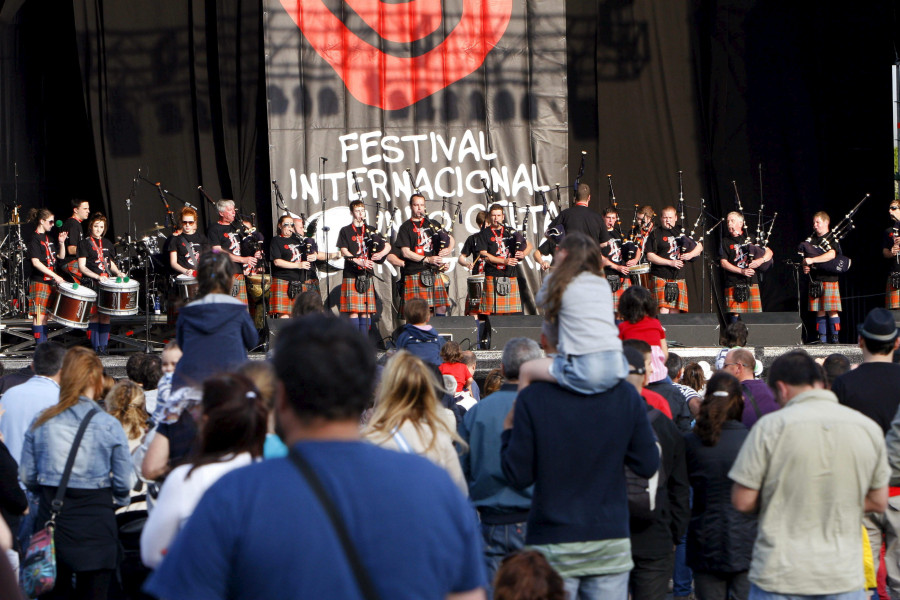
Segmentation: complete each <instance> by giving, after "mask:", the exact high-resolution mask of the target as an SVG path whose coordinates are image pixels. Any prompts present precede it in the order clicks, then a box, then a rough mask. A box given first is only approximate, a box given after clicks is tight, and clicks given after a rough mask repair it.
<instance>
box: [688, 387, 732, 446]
mask: <svg viewBox="0 0 900 600" xmlns="http://www.w3.org/2000/svg"><path fill="white" fill-rule="evenodd" d="M743 412H744V392H743V390H742V389H741V382H740V381H738V379H737V377H735V376H733V375H731V374H729V373H724V372H722V371H719V372H718V373H715V374H714V375H713V376H712V377H710V378H709V383H707V385H706V398H704V399H703V403H702V404H700V412H699V414H698V415H697V424H696V425H695V426H694V433H696V434H697V437H699V438H700V440H701V441H702V442H703V444H704V445H706V446H715V445H716V444H717V443H718V442H719V436H720V435H721V434H722V426H723V425H724V424H725V421H740V420H741V416H742V415H743Z"/></svg>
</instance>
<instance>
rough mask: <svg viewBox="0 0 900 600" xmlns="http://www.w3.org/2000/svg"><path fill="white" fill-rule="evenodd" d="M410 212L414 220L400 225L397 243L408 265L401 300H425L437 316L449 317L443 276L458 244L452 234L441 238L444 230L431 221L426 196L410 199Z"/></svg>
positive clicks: (414, 196) (414, 195) (411, 218)
mask: <svg viewBox="0 0 900 600" xmlns="http://www.w3.org/2000/svg"><path fill="white" fill-rule="evenodd" d="M409 208H410V213H411V214H410V218H409V219H407V220H406V221H404V222H403V223H401V224H400V228H399V229H398V230H397V237H396V238H395V240H394V245H395V246H396V247H397V248H398V249H399V250H400V252H401V255H402V258H403V262H404V266H403V268H402V269H401V270H400V272H401V276H402V278H403V293H402V294H401V297H402V299H403V302H408V301H410V300H411V299H413V298H421V299H423V300H425V301H426V302H427V303H428V306H429V307H430V308H431V310H433V311H434V314H435V315H445V314H447V308H448V307H449V306H450V298H449V296H448V295H447V286H446V284H445V283H444V280H443V278H442V277H441V276H440V273H441V272H443V271H446V270H447V266H448V265H447V263H448V262H449V260H450V258H449V257H450V254H451V253H452V252H453V249H454V247H456V242H455V241H454V239H453V236H452V235H450V234H449V233H447V232H444V234H441V233H440V232H441V227H440V226H439V225H438V224H437V223H435V222H434V221H432V220H431V219H429V218H428V216H427V214H426V210H425V196H423V195H422V194H420V193H418V192H416V193H414V194H413V195H412V196H410V198H409ZM439 234H440V235H439ZM440 236H443V240H442V241H439V240H440V239H441V237H440ZM440 246H443V247H440Z"/></svg>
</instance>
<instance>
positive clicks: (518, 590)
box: [494, 550, 567, 600]
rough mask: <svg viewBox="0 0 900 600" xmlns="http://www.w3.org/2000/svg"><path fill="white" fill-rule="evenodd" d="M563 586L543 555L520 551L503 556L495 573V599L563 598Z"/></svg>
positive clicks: (531, 599)
mask: <svg viewBox="0 0 900 600" xmlns="http://www.w3.org/2000/svg"><path fill="white" fill-rule="evenodd" d="M566 597H567V596H566V587H565V585H564V584H563V580H562V577H560V576H559V573H557V572H556V571H555V570H554V569H553V567H551V566H550V563H549V562H547V559H546V558H544V555H543V554H541V553H540V552H538V551H537V550H519V551H518V552H514V553H512V554H510V555H508V556H506V557H505V558H504V559H503V561H502V562H501V563H500V568H499V569H497V574H496V575H495V576H494V600H566Z"/></svg>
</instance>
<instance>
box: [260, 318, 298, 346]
mask: <svg viewBox="0 0 900 600" xmlns="http://www.w3.org/2000/svg"><path fill="white" fill-rule="evenodd" d="M294 321H296V319H273V318H272V317H266V324H267V325H268V326H269V348H274V347H275V338H276V337H277V336H278V330H279V329H281V328H282V327H287V326H288V325H290V324H291V323H293V322H294Z"/></svg>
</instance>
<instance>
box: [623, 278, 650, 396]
mask: <svg viewBox="0 0 900 600" xmlns="http://www.w3.org/2000/svg"><path fill="white" fill-rule="evenodd" d="M628 289H631V288H628ZM625 348H631V349H633V350H637V351H638V352H640V353H641V359H642V361H643V362H642V364H643V365H644V373H643V376H644V377H643V383H642V384H641V387H643V386H645V385H647V383H648V382H650V381H651V378H652V376H653V375H654V373H653V350H652V349H651V348H650V344H648V343H647V342H645V341H644V340H623V341H622V350H623V351H624V350H625ZM625 358H628V354H626V355H625ZM629 364H632V362H631V360H629ZM635 364H636V363H635ZM654 381H656V380H655V379H654ZM635 387H636V386H635ZM640 390H641V388H638V391H640Z"/></svg>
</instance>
